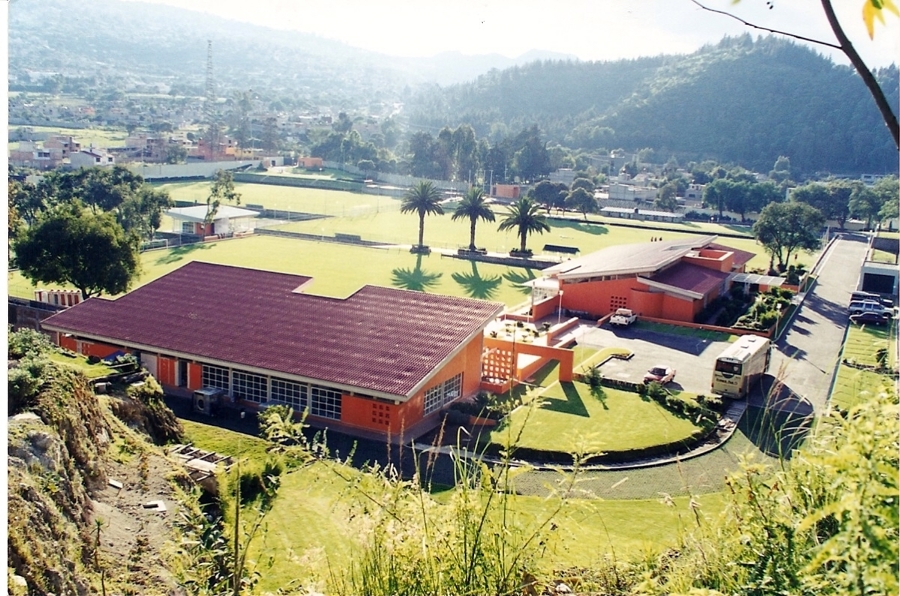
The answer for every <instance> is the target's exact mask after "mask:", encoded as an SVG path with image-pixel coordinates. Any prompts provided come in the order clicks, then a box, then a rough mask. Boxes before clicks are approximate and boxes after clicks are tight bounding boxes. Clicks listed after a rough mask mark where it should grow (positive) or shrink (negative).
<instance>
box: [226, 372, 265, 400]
mask: <svg viewBox="0 0 900 596" xmlns="http://www.w3.org/2000/svg"><path fill="white" fill-rule="evenodd" d="M267 381H268V380H267V379H266V377H264V376H262V375H256V374H253V373H248V372H243V371H240V370H236V371H234V373H233V377H232V382H233V384H234V385H233V386H234V390H233V391H234V397H235V398H236V399H246V400H249V401H255V402H256V403H262V402H265V401H266V398H267V396H268V394H269V384H268V382H267Z"/></svg>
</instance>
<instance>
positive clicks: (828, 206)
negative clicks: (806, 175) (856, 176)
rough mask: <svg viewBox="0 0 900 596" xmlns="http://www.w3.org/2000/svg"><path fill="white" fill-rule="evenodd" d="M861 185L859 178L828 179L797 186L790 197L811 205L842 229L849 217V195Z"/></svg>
mask: <svg viewBox="0 0 900 596" xmlns="http://www.w3.org/2000/svg"><path fill="white" fill-rule="evenodd" d="M860 186H862V182H860V181H859V180H852V181H851V180H828V181H827V182H811V183H809V184H805V185H803V186H799V187H797V188H795V189H794V191H793V192H792V193H791V199H793V200H794V201H800V202H803V203H806V204H808V205H812V206H813V207H815V208H816V209H818V210H819V211H821V212H822V214H823V215H824V216H825V217H826V219H833V220H835V221H836V222H837V224H838V226H839V227H840V228H841V229H842V230H843V229H844V224H845V223H846V222H847V218H848V217H850V196H851V195H852V194H853V192H854V190H855V189H857V188H859V187H860Z"/></svg>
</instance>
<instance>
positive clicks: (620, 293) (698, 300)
mask: <svg viewBox="0 0 900 596" xmlns="http://www.w3.org/2000/svg"><path fill="white" fill-rule="evenodd" d="M716 239H717V237H716V236H700V237H696V238H679V239H677V240H666V241H660V242H647V243H643V244H621V245H618V246H612V247H609V248H606V249H603V250H600V251H597V252H594V253H591V254H588V255H585V256H583V257H579V258H577V259H572V260H570V261H564V262H562V263H559V264H558V265H554V266H552V267H549V268H547V269H544V270H543V272H542V274H543V278H542V279H538V280H535V282H534V283H533V284H532V285H533V286H534V288H535V291H536V293H537V292H540V293H541V294H540V296H539V300H547V297H548V292H547V288H548V287H549V286H552V285H554V282H555V286H556V296H558V299H557V300H556V302H557V303H558V304H559V305H560V307H561V308H563V309H568V310H570V311H574V312H577V313H584V314H585V315H587V316H590V317H594V318H600V317H603V316H605V315H607V314H609V313H611V312H615V311H616V309H618V308H630V309H631V310H632V311H634V312H635V313H636V314H637V315H639V316H646V317H652V318H658V319H666V320H670V321H683V322H689V323H692V322H694V318H695V317H696V316H697V314H698V313H699V312H700V311H701V310H702V309H703V308H704V307H705V306H707V305H708V304H709V303H710V302H712V301H713V300H715V299H716V298H717V297H719V296H721V295H722V294H724V293H725V292H726V291H727V290H728V289H729V288H730V287H731V284H733V283H743V282H744V281H745V280H744V277H745V276H746V275H745V274H743V271H744V267H745V265H746V264H747V262H748V261H749V260H750V259H752V258H753V256H754V255H753V254H752V253H749V252H745V251H742V250H737V249H734V248H729V247H727V246H722V245H720V244H717V243H716ZM757 278H758V279H757ZM753 281H754V283H755V284H757V285H759V286H763V288H765V287H771V286H777V285H781V283H782V282H783V281H784V280H782V279H781V278H762V277H760V276H755V278H754V280H753ZM550 295H552V292H551V294H550Z"/></svg>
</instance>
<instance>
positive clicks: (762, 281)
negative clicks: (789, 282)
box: [732, 273, 785, 288]
mask: <svg viewBox="0 0 900 596" xmlns="http://www.w3.org/2000/svg"><path fill="white" fill-rule="evenodd" d="M732 281H733V282H734V283H736V284H758V285H761V286H768V287H770V288H778V287H780V286H781V285H782V284H783V283H785V279H784V278H783V277H775V276H774V275H759V274H758V273H738V274H737V275H735V276H734V277H733V278H732Z"/></svg>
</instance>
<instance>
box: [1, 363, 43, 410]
mask: <svg viewBox="0 0 900 596" xmlns="http://www.w3.org/2000/svg"><path fill="white" fill-rule="evenodd" d="M46 368H47V361H46V360H40V359H35V358H23V359H22V360H20V361H19V365H18V366H16V367H14V368H10V369H9V378H8V380H7V390H8V392H9V403H8V412H9V415H10V416H13V415H15V414H18V413H19V412H21V411H23V410H25V409H26V408H28V407H30V406H32V405H33V404H34V398H35V397H37V394H38V392H40V390H41V386H42V385H43V384H44V380H45V376H46V375H45V372H46Z"/></svg>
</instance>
